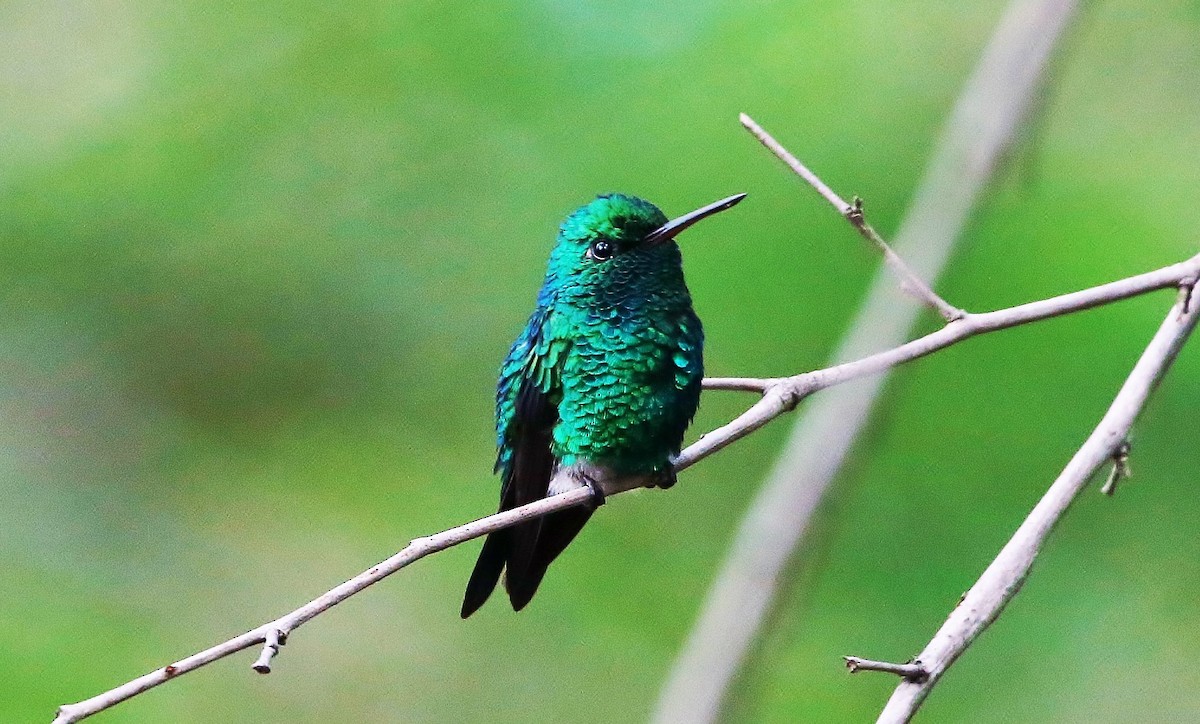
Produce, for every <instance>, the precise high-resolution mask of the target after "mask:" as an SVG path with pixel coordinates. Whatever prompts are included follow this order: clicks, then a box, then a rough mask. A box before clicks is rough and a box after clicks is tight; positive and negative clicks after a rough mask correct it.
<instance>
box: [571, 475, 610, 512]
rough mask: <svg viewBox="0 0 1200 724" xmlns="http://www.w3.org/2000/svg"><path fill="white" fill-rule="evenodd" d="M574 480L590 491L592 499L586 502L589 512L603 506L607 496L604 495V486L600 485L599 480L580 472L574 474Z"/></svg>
mask: <svg viewBox="0 0 1200 724" xmlns="http://www.w3.org/2000/svg"><path fill="white" fill-rule="evenodd" d="M576 479H577V480H579V482H581V483H583V484H584V485H586V486H587V487H588V488H590V489H591V491H592V499H591V500H590V501H588V504H587V507H588V508H590V509H591V510H595V509H596V508H599V507H600V506H601V505H604V501H605V500H606V499H607V497H608V496H607V495H605V493H604V485H602V484H601V483H600V481H599V480H597V479H596V478H594V477H592V476H591V475H588V474H587V473H585V472H582V471H579V472H577V473H576Z"/></svg>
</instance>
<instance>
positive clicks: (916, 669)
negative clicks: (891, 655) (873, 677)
mask: <svg viewBox="0 0 1200 724" xmlns="http://www.w3.org/2000/svg"><path fill="white" fill-rule="evenodd" d="M842 658H843V659H844V660H845V661H846V668H847V669H849V671H850V673H851V674H857V673H858V672H860V671H880V672H883V673H885V674H895V675H896V676H899V677H900V678H902V679H904V680H905V681H911V682H913V683H914V684H920V683H922V682H924V681H925V680H926V679H928V678H929V672H928V671H926V670H925V667H924V666H922V665H921V662H920V661H909V662H908V663H905V664H893V663H891V662H890V661H873V660H871V659H864V658H860V657H858V656H843V657H842Z"/></svg>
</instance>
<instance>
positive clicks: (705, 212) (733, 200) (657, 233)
mask: <svg viewBox="0 0 1200 724" xmlns="http://www.w3.org/2000/svg"><path fill="white" fill-rule="evenodd" d="M744 198H746V194H734V195H733V196H730V197H729V198H727V199H721V200H720V201H715V202H713V203H711V204H709V205H708V206H701V207H700V208H698V209H696V210H695V211H692V212H690V213H687V214H684V215H683V216H680V217H678V218H675V219H671V220H670V221H668V222H667V223H665V224H663V225H662V226H660V227H658V228H657V229H655V230H654V231H651V232H650V233H649V234H647V235H646V238H645V239H644V243H646V244H661V243H662V242H664V241H667V240H668V239H674V238H675V235H676V234H678V233H679V232H681V231H683V230H684V229H686V228H688V227H689V226H691V225H692V224H694V223H696V222H697V221H699V220H700V219H703V218H706V217H709V216H712V215H713V214H715V213H718V212H721V211H724V210H725V209H732V208H733V207H734V206H737V204H738V202H739V201H741V200H742V199H744Z"/></svg>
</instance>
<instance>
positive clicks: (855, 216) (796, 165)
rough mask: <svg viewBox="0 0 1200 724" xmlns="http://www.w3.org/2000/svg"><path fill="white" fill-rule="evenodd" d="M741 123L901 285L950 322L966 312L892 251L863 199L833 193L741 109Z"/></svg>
mask: <svg viewBox="0 0 1200 724" xmlns="http://www.w3.org/2000/svg"><path fill="white" fill-rule="evenodd" d="M738 119H739V120H741V122H742V125H743V126H745V127H746V130H748V131H750V133H751V134H752V135H753V136H754V137H755V138H757V139H758V140H759V142H760V143H762V145H764V146H766V147H767V150H769V151H770V152H771V153H773V154H775V155H776V156H777V157H778V158H779V160H781V161H783V162H784V163H785V164H787V167H788V168H790V169H792V171H794V172H795V173H796V175H797V176H799V177H800V178H802V179H804V180H805V181H807V182H808V184H809V185H810V186H812V187H813V188H814V189H816V190H817V193H819V194H821V196H823V197H824V198H825V200H826V201H828V202H829V203H830V204H832V205H833V207H834V208H835V209H837V211H838V213H839V214H841V215H842V216H843V217H845V219H846V221H849V222H850V225H851V226H853V227H854V228H855V230H856V231H858V233H859V234H861V235H862V236H863V238H865V239H866V240H867V241H869V242H871V243H872V244H874V245H875V248H876V249H878V250H879V252H880V253H881V254H883V261H884V263H885V264H887V266H888V268H889V269H891V270H892V273H894V274H895V275H896V276H897V277H899V279H900V288H901V289H903V290H904V291H905V292H907V293H908V294H910V295H911V296H913V297H914V298H916V299H917V300H918V301H920V302H921V303H923V304H925V305H926V306H928V307H929V308H930V309H932V310H933V311H935V312H937V313H938V314H940V315H941V316H942V319H944V320H946V321H947V322H953V321H954V320H956V319H959V318H960V317H962V316H963V314H964V312H963V311H962V310H961V309H959V308H957V307H955V306H954V305H952V304H950V303H949V302H947V301H946V300H945V299H942V298H941V297H940V296H939V295H938V293H937V292H935V291H933V288H932V287H930V286H929V285H928V284H926V283H925V281H924V280H923V279H921V277H920V276H919V275H918V274H917V273H916V272H914V271H913V270H912V269H911V268H910V267H909V266H908V264H906V263H905V261H904V260H903V259H901V258H900V256H899V255H897V254H896V252H894V251H892V247H890V246H888V243H887V242H886V241H884V240H883V237H882V236H880V235H879V232H877V231H875V228H874V227H872V226H871V225H870V224H869V223H867V216H866V212H865V211H864V210H863V200H862V199H860V198H858V197H857V196H855V197H854V202H853V203H850V204H848V203H846V201H845V200H844V199H843V198H842V197H841V196H838V195H837V194H836V193H834V191H833V189H831V188H829V186H827V185H826V184H825V182H824V181H822V180H821V178H820V177H819V176H817V175H816V174H815V173H813V172H812V171H811V170H809V168H808V167H807V166H805V165H804V164H803V163H801V162H800V160H799V159H798V158H796V157H795V156H793V155H792V154H791V152H789V151H788V150H787V149H786V148H784V147H783V144H781V143H780V142H779V141H776V140H775V138H774V136H772V135H771V134H769V133H767V132H766V131H765V130H763V127H762V126H760V125H758V123H756V122H755V121H754V119H753V118H751V117H750V116H748V115H746V114H745V113H742V114H740V115H739V116H738Z"/></svg>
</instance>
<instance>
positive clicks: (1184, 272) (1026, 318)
mask: <svg viewBox="0 0 1200 724" xmlns="http://www.w3.org/2000/svg"><path fill="white" fill-rule="evenodd" d="M1198 274H1200V255H1198V256H1196V257H1193V258H1192V259H1189V260H1188V261H1186V262H1181V263H1179V264H1173V265H1171V266H1168V267H1164V268H1162V269H1159V270H1157V271H1153V272H1149V273H1146V274H1140V275H1138V276H1135V277H1130V278H1128V279H1122V280H1121V281H1117V282H1112V283H1110V284H1104V285H1101V286H1098V287H1092V288H1091V289H1085V290H1082V291H1079V292H1074V293H1071V294H1064V295H1062V296H1059V297H1053V298H1051V299H1046V300H1042V301H1039V302H1031V303H1029V304H1023V305H1021V306H1018V307H1011V308H1009V309H1002V310H998V311H995V312H987V313H985V314H972V315H967V316H966V317H963V318H962V319H959V320H957V321H955V322H952V323H950V324H948V325H946V326H945V327H943V328H942V329H940V330H938V331H937V332H933V333H931V334H928V335H926V336H924V337H921V338H919V339H915V340H913V341H911V342H909V343H907V344H904V345H901V346H900V347H897V348H895V349H892V350H888V351H886V352H881V353H879V354H875V355H871V356H868V357H865V358H863V359H859V360H856V361H854V362H847V363H845V364H840V365H835V366H833V367H829V368H826V369H822V370H816V371H813V372H805V373H803V374H799V375H795V376H792V377H784V378H778V379H774V378H772V379H761V380H758V379H753V378H738V379H737V380H736V383H737V384H736V385H734V386H731V387H725V388H721V389H752V388H753V389H756V390H757V389H758V388H759V387H761V389H762V390H763V397H762V399H760V400H758V401H757V402H756V403H755V404H754V405H753V406H751V407H750V408H749V409H748V410H746V412H744V413H742V414H741V415H739V416H738V417H737V418H735V419H734V420H733V421H731V422H729V423H727V424H725V425H722V426H721V427H719V428H717V429H715V430H713V431H711V432H709V433H707V434H706V435H704V436H703V437H701V438H700V440H698V441H696V442H695V443H693V444H692V445H690V446H688V447H687V448H686V449H685V450H683V452H682V453H680V455H679V457H678V458H676V461H675V469H676V470H677V471H680V472H682V471H683V470H686V469H687V468H689V467H691V466H692V465H695V464H696V463H698V462H700V461H701V460H703V459H704V458H706V457H708V456H709V455H712V454H713V453H715V452H717V451H718V450H720V449H722V448H724V447H726V446H727V445H729V444H731V443H733V442H735V441H737V440H740V439H741V438H743V437H745V436H746V435H749V434H750V433H751V432H753V431H755V430H757V429H759V428H760V427H762V426H763V425H766V424H767V423H769V422H771V421H772V420H774V419H776V418H778V417H779V416H780V415H782V414H784V413H785V412H788V411H790V410H792V409H794V408H795V407H796V405H797V404H798V403H799V402H800V401H801V400H802V399H804V398H805V397H807V396H809V395H811V394H813V393H814V392H817V391H819V390H823V389H826V388H829V387H833V386H835V385H840V384H843V383H845V382H848V381H850V380H854V379H858V378H860V377H863V376H866V375H870V374H874V373H877V372H880V371H882V370H884V369H887V368H889V367H893V366H896V365H899V364H903V363H904V362H908V361H910V360H914V359H917V358H919V357H924V356H925V355H927V354H930V353H932V352H935V351H937V350H939V349H943V348H945V347H949V346H950V345H952V344H956V343H958V342H960V341H962V340H964V339H967V338H968V337H971V336H974V335H976V334H983V333H986V332H993V331H996V330H1000V329H1007V328H1008V327H1015V326H1017V325H1021V324H1027V323H1030V322H1036V321H1038V320H1042V319H1047V318H1049V317H1057V316H1060V315H1063V314H1069V313H1072V312H1077V311H1081V310H1084V309H1089V308H1091V307H1095V306H1098V305H1100V304H1106V303H1109V302H1115V301H1119V300H1122V299H1127V298H1129V297H1132V296H1136V295H1138V294H1144V293H1146V292H1151V291H1154V290H1157V289H1162V288H1165V287H1173V286H1179V285H1180V284H1183V283H1185V282H1188V283H1190V281H1191V280H1194V279H1195V278H1196V277H1197V275H1198ZM1194 306H1200V305H1194ZM629 489H631V488H630V487H623V486H622V485H620V484H617V486H616V487H610V486H608V485H606V486H605V490H606V492H607V493H608V494H610V495H611V494H616V493H620V492H624V491H625V490H629ZM591 499H592V493H591V491H590V490H589V489H588V488H576V489H574V490H569V491H568V492H565V493H560V494H558V495H555V496H553V497H550V498H546V499H544V500H539V501H537V502H534V503H530V504H528V505H524V506H521V507H519V508H513V509H512V510H507V511H504V512H503V513H496V514H495V515H489V516H487V517H486V518H480V519H479V520H476V521H473V522H471V523H467V524H465V525H460V526H458V527H456V528H450V529H449V530H445V531H442V532H441V533H437V534H435V535H431V536H428V537H425V538H417V539H415V540H413V541H412V542H411V543H409V544H408V546H406V547H405V548H404V549H403V550H401V551H400V552H398V553H396V554H395V555H393V556H392V557H390V558H388V559H387V560H385V561H382V562H381V563H379V564H378V565H375V566H372V567H371V568H370V569H368V570H366V571H364V572H363V573H360V574H359V575H357V576H355V577H354V578H352V579H350V580H348V581H346V582H345V583H343V584H341V585H339V586H337V587H336V588H333V589H331V590H330V591H328V592H327V593H325V594H324V595H322V596H320V597H318V598H315V599H313V600H312V601H309V602H308V603H306V604H305V605H303V606H301V607H300V608H298V609H296V610H295V611H292V612H291V613H289V614H287V615H284V616H281V617H279V618H277V619H275V620H274V621H270V622H268V623H265V624H263V625H261V626H259V627H257V628H255V629H252V630H250V631H247V632H246V633H244V634H241V635H240V636H235V637H234V638H231V639H229V640H228V641H225V642H222V643H220V644H217V645H216V646H213V647H211V648H208V649H205V650H204V651H201V652H199V653H196V654H192V655H191V656H188V657H187V658H184V659H180V660H179V661H176V662H174V663H172V664H170V665H167V666H164V667H161V668H158V669H155V670H154V671H151V672H150V673H148V674H144V675H143V676H140V677H138V678H136V679H134V680H132V681H130V682H128V683H125V684H122V685H121V686H118V687H116V688H115V689H111V690H109V691H106V692H104V693H102V694H99V695H97V696H94V697H92V698H90V699H85V700H83V701H80V702H77V703H75V704H65V705H63V706H62V707H60V708H59V710H58V716H57V717H56V718H55V719H54V722H55V724H67V723H68V722H76V721H79V720H81V719H84V718H86V717H88V716H91V715H92V714H95V713H96V712H99V711H103V710H104V709H107V708H109V707H111V706H114V705H115V704H119V703H120V702H122V701H125V700H126V699H129V698H130V697H133V696H136V695H138V694H141V693H142V692H144V691H146V690H148V689H152V688H154V687H156V686H158V685H159V684H164V683H166V682H167V681H170V680H171V679H173V678H175V677H177V676H180V675H182V674H186V673H188V672H190V671H195V670H196V669H198V668H200V667H201V666H204V665H205V664H209V663H212V662H213V661H216V660H217V659H222V658H224V657H226V656H229V655H230V654H234V653H237V652H239V651H242V650H245V649H248V648H251V647H254V646H259V645H261V646H262V647H263V650H262V651H261V653H260V655H259V657H258V659H257V660H256V661H255V662H254V664H253V668H254V669H255V670H256V671H259V672H260V673H267V672H269V671H270V666H271V660H272V658H273V657H274V656H275V655H276V654H277V653H278V652H279V647H280V646H281V645H282V644H283V643H284V641H285V640H286V639H287V637H288V636H289V635H290V634H291V633H292V632H293V631H295V630H296V629H297V628H299V627H300V626H302V625H303V624H305V623H307V622H308V621H311V620H312V619H313V618H315V617H316V616H318V615H320V614H321V613H324V612H325V611H328V610H329V609H331V608H333V607H334V606H336V605H337V604H339V603H341V602H342V601H344V600H346V599H347V598H350V597H351V596H353V595H355V594H356V593H359V592H360V591H362V590H363V589H365V588H367V587H369V586H371V585H373V584H375V583H378V582H379V581H381V580H383V579H384V578H386V577H388V576H390V575H391V574H393V573H395V572H396V571H399V570H400V569H402V568H404V567H406V566H408V565H409V564H411V563H413V562H415V561H418V560H420V559H421V558H424V557H425V556H427V555H430V554H432V553H437V552H438V551H442V550H445V549H447V548H451V547H453V546H456V545H458V544H460V543H465V542H466V541H469V540H472V539H474V538H478V537H480V536H483V535H487V534H488V533H491V532H493V531H496V530H500V529H503V528H507V527H510V526H513V525H516V524H518V523H521V522H523V521H526V520H529V519H531V518H536V517H538V516H542V515H546V514H548V513H553V512H555V511H558V510H565V509H566V508H572V507H575V506H577V505H583V504H585V503H588V502H589V501H590V500H591Z"/></svg>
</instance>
